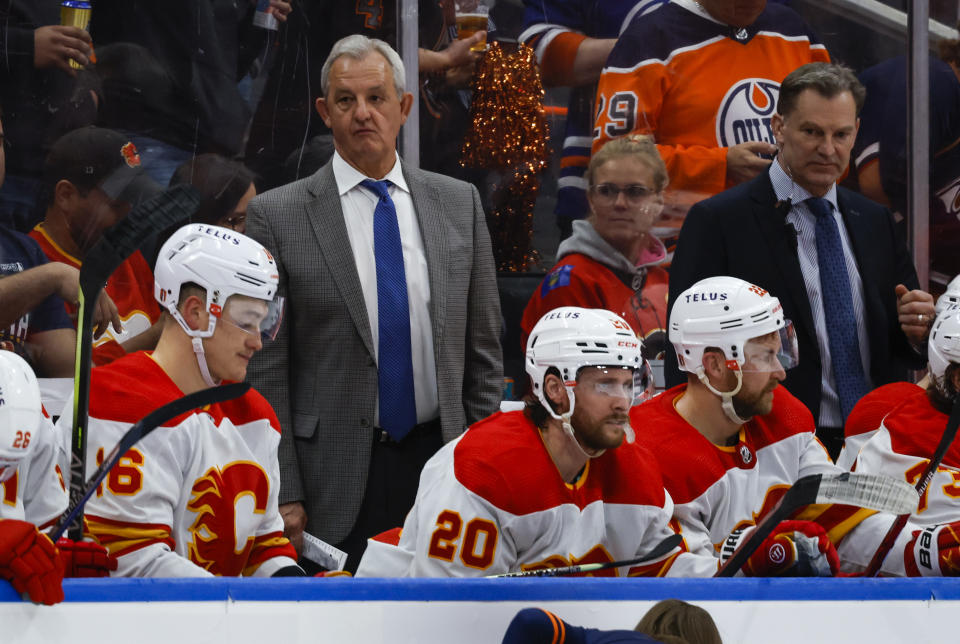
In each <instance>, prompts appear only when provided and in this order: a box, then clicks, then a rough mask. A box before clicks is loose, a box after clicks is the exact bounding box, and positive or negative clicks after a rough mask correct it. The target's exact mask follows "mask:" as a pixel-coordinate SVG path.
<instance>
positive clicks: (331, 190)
mask: <svg viewBox="0 0 960 644" xmlns="http://www.w3.org/2000/svg"><path fill="white" fill-rule="evenodd" d="M308 189H309V191H310V193H311V194H312V195H313V200H312V201H308V202H307V203H306V205H305V210H306V215H307V219H308V220H309V221H310V225H311V226H312V227H313V232H314V234H315V235H316V238H317V244H318V245H319V246H320V254H321V256H322V257H323V260H324V262H325V263H326V265H327V268H328V270H329V271H330V276H331V278H332V279H333V283H334V284H335V285H336V288H337V289H338V290H339V291H340V295H341V297H342V298H343V301H344V303H345V304H346V306H347V310H348V311H349V312H350V317H351V318H352V319H353V323H354V324H355V325H356V327H357V330H358V331H359V333H360V337H361V338H363V344H364V346H365V347H366V348H367V351H369V352H370V356H371V357H372V356H375V355H376V352H375V351H374V349H373V336H372V334H371V332H370V316H369V314H368V313H367V306H366V304H364V301H363V289H362V288H361V285H360V276H359V275H358V273H357V261H356V259H355V258H354V256H353V247H352V246H351V245H350V237H348V236H347V225H346V223H345V222H344V220H343V209H342V208H341V206H340V194H339V192H338V191H337V181H336V179H335V178H334V176H333V165H332V164H330V163H328V164H327V165H325V166H324V167H323V168H321V169H320V170H319V171H318V172H317V173H316V174H315V175H314V179H313V181H311V182H310V185H309V186H308Z"/></svg>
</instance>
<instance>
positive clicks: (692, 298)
mask: <svg viewBox="0 0 960 644" xmlns="http://www.w3.org/2000/svg"><path fill="white" fill-rule="evenodd" d="M686 298H687V302H724V301H726V299H727V294H726V293H688V294H687V296H686Z"/></svg>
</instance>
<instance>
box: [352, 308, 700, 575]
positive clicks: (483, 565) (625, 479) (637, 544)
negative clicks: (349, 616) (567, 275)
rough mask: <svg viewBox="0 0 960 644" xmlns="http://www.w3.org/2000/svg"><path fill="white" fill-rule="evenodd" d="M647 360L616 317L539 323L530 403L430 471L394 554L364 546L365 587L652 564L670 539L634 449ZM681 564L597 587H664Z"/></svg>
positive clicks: (657, 491)
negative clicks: (643, 579) (636, 405)
mask: <svg viewBox="0 0 960 644" xmlns="http://www.w3.org/2000/svg"><path fill="white" fill-rule="evenodd" d="M640 352H641V344H640V341H639V340H638V339H637V337H636V335H635V334H634V332H633V331H632V330H631V329H630V326H629V325H628V324H627V323H626V322H625V321H624V320H623V319H622V318H620V317H619V316H617V315H615V314H614V313H611V312H609V311H605V310H602V309H582V308H577V307H561V308H558V309H554V310H553V311H550V312H549V313H547V314H546V315H544V316H543V317H542V318H540V321H539V322H537V324H536V325H535V326H534V327H533V330H532V331H531V333H530V337H529V340H528V341H527V353H526V366H527V373H528V374H529V375H530V378H531V383H532V390H533V394H534V396H535V398H533V397H531V400H530V401H529V402H528V403H527V405H526V408H525V409H523V410H518V411H511V412H506V413H504V412H500V413H496V414H494V415H492V416H490V417H488V418H486V419H484V420H482V421H480V422H478V423H475V424H473V425H472V426H471V427H470V428H469V429H468V430H467V432H466V433H465V434H463V435H462V436H461V437H459V438H458V439H456V440H454V441H452V442H451V443H449V444H448V445H446V446H445V447H444V448H443V449H441V450H440V451H439V452H437V454H436V455H435V456H434V457H433V458H431V459H430V461H429V462H428V463H427V465H426V467H425V468H424V470H423V474H422V475H421V477H420V487H419V489H418V491H417V500H416V503H415V504H414V506H413V509H411V511H410V513H409V514H408V515H407V519H406V522H405V523H404V526H403V530H402V533H401V535H400V539H399V544H398V545H397V546H390V545H385V544H384V543H383V542H382V541H377V540H376V539H373V540H370V542H369V545H368V547H367V551H366V552H365V553H364V558H363V560H362V561H361V563H360V568H359V570H358V573H357V574H358V576H394V575H396V576H412V577H476V576H484V575H494V574H499V573H505V572H512V571H521V570H536V569H542V568H553V567H559V566H567V565H576V564H582V563H606V562H611V561H619V560H623V559H630V558H634V557H638V556H642V555H644V554H646V553H648V552H650V551H652V550H653V549H654V547H655V546H656V545H657V544H658V543H660V541H661V540H663V539H664V538H666V537H668V536H670V535H671V534H673V529H672V528H671V526H670V515H671V510H672V503H671V501H670V497H669V496H668V495H667V494H665V493H664V490H663V485H662V483H661V481H660V475H659V472H658V468H657V464H656V461H655V460H654V459H653V456H652V455H651V454H649V453H648V452H646V451H644V450H641V449H638V448H637V446H636V445H635V444H634V443H633V442H632V441H633V436H632V430H631V428H630V425H629V421H628V411H629V409H630V407H631V405H633V402H634V399H635V395H636V393H638V392H637V391H636V390H635V386H634V381H635V379H636V380H640V378H639V377H638V376H640V375H641V374H643V373H645V370H646V364H645V362H644V360H643V358H642V357H641V353H640ZM640 393H642V390H641V392H640ZM625 441H626V442H625ZM684 556H689V555H685V554H683V553H682V552H681V551H679V550H676V549H675V550H674V551H673V552H671V553H668V554H667V555H665V556H663V557H661V558H660V559H658V560H655V561H653V562H648V563H645V564H642V565H638V566H636V567H631V568H621V569H608V570H604V571H603V572H600V573H597V574H599V575H604V576H619V575H630V576H633V575H651V576H652V575H662V574H664V573H665V572H666V571H667V570H668V569H669V568H670V565H671V564H672V563H673V562H674V560H675V559H677V558H678V557H680V558H682V557H684Z"/></svg>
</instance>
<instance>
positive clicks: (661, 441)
mask: <svg viewBox="0 0 960 644" xmlns="http://www.w3.org/2000/svg"><path fill="white" fill-rule="evenodd" d="M686 389H687V386H686V385H678V386H676V387H673V388H671V389H668V390H667V391H665V392H663V393H662V394H660V395H659V396H657V397H656V398H654V399H652V400H649V401H647V402H645V403H643V404H642V405H639V406H637V407H634V408H633V409H632V410H631V411H630V420H631V422H632V423H633V429H634V431H635V432H636V434H637V443H638V444H639V445H640V446H641V447H643V448H644V449H646V450H648V451H649V452H650V453H652V454H654V455H655V456H656V460H657V463H658V465H659V470H660V473H661V475H662V477H663V483H664V486H665V487H666V489H667V491H668V492H670V496H672V497H673V500H674V502H675V503H688V502H690V501H692V500H693V499H695V498H697V497H699V496H700V495H701V494H703V493H704V491H706V489H707V488H709V487H710V486H711V485H713V484H714V483H716V482H717V481H718V480H719V479H720V478H722V477H723V476H724V475H725V474H726V472H727V470H728V469H729V468H730V467H733V466H735V464H734V461H733V457H732V455H731V454H729V453H727V452H725V451H723V450H721V449H719V448H718V447H717V446H715V445H714V444H713V443H711V442H710V441H709V440H707V439H706V438H704V437H703V435H702V434H700V432H698V431H697V430H696V428H694V427H693V426H692V425H690V423H688V422H687V421H686V420H685V419H684V418H683V417H682V416H681V415H680V414H679V412H677V410H676V408H675V407H674V402H675V401H676V399H677V398H678V397H679V396H680V395H681V394H683V393H684V392H685V391H686Z"/></svg>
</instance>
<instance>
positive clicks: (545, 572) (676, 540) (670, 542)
mask: <svg viewBox="0 0 960 644" xmlns="http://www.w3.org/2000/svg"><path fill="white" fill-rule="evenodd" d="M682 541H683V537H681V536H680V535H679V534H671V535H670V536H669V537H667V538H665V539H664V540H663V541H661V542H660V543H658V544H657V546H656V547H655V548H654V549H653V550H651V551H650V552H648V553H647V554H645V555H643V556H642V557H637V558H636V559H625V560H623V561H608V562H606V563H591V564H579V565H577V566H562V567H560V568H542V569H540V570H521V571H519V572H505V573H503V574H502V575H490V577H492V578H500V577H558V576H561V575H577V574H580V573H584V572H595V571H597V570H606V569H607V568H620V567H622V566H633V565H636V564H638V563H643V562H644V561H653V560H654V559H659V558H660V557H662V556H663V555H665V554H667V553H668V552H670V551H671V550H673V549H674V548H676V547H677V546H679V545H680V543H681V542H682Z"/></svg>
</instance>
